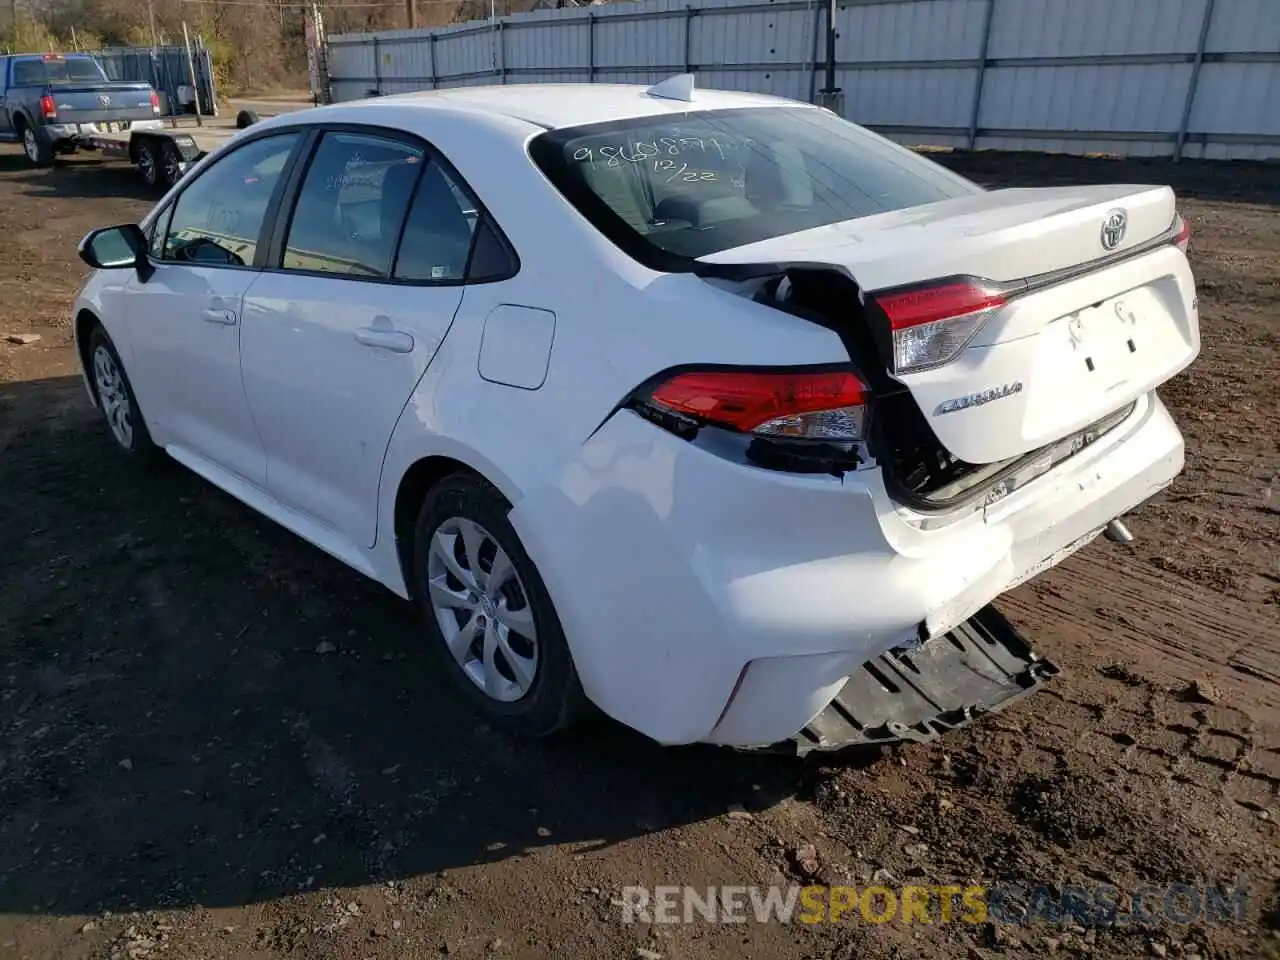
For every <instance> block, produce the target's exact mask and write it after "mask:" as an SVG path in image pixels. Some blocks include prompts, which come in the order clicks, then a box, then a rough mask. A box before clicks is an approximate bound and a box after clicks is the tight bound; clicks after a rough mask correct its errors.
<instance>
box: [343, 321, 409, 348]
mask: <svg viewBox="0 0 1280 960" xmlns="http://www.w3.org/2000/svg"><path fill="white" fill-rule="evenodd" d="M356 342H357V343H362V344H364V345H365V346H366V347H373V348H374V349H375V350H389V351H391V352H392V353H410V352H412V350H413V337H412V336H410V335H409V334H407V333H405V332H404V331H402V330H395V329H393V328H391V327H390V326H382V325H380V324H379V325H377V326H372V327H361V328H360V329H359V330H357V331H356Z"/></svg>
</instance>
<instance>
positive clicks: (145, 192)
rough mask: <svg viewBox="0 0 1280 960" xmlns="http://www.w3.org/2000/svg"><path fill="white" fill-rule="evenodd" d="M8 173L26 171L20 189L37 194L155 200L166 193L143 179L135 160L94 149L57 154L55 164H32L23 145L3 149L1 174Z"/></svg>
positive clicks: (66, 197) (0, 156) (82, 198)
mask: <svg viewBox="0 0 1280 960" xmlns="http://www.w3.org/2000/svg"><path fill="white" fill-rule="evenodd" d="M6 173H18V174H22V173H25V174H26V176H25V177H24V178H23V180H21V181H20V182H19V189H21V190H23V191H25V192H27V193H28V194H30V195H31V196H35V197H51V198H52V197H61V198H64V199H68V200H87V199H100V198H103V197H120V198H128V199H132V200H149V201H155V200H159V199H160V197H161V196H162V195H163V194H162V192H161V191H160V189H159V188H158V187H148V186H147V185H146V184H145V183H143V182H142V178H141V177H140V176H139V174H138V171H137V170H136V169H135V168H134V167H133V166H132V164H129V163H127V162H125V161H123V160H107V159H104V158H102V157H100V156H97V155H95V154H92V153H77V154H74V155H73V156H70V157H57V158H56V159H55V160H54V163H53V166H52V167H33V166H32V165H31V164H30V162H28V160H27V158H26V156H25V155H24V154H23V153H22V151H21V150H20V149H18V148H8V149H4V150H3V151H2V152H0V174H6Z"/></svg>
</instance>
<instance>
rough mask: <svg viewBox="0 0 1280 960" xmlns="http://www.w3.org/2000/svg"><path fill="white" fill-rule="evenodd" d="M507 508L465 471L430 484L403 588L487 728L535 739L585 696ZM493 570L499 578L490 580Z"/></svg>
mask: <svg viewBox="0 0 1280 960" xmlns="http://www.w3.org/2000/svg"><path fill="white" fill-rule="evenodd" d="M510 509H511V506H510V504H509V503H507V501H506V499H505V498H504V497H503V496H502V494H501V493H499V492H498V491H497V490H496V489H494V487H492V486H491V485H490V484H488V483H487V482H485V481H484V480H483V479H481V478H480V477H477V476H475V475H472V474H466V473H457V474H453V475H451V476H449V477H447V478H445V479H444V480H442V481H441V482H440V483H439V484H438V485H436V486H435V487H433V488H432V489H431V490H430V491H429V492H428V493H427V495H426V497H425V498H424V500H423V503H422V507H421V509H420V511H419V513H418V519H417V523H416V525H415V527H414V539H413V554H412V564H411V575H410V580H411V587H410V590H411V593H412V595H413V597H414V600H415V601H416V603H417V605H418V609H419V611H420V613H421V615H422V619H423V621H424V623H425V626H426V631H427V638H428V645H429V647H430V648H431V650H432V651H433V656H434V657H436V658H437V659H438V660H439V661H440V663H441V665H442V667H443V669H444V670H445V672H446V673H448V675H449V676H450V678H451V680H452V682H453V683H454V685H455V686H456V687H457V688H458V689H459V690H460V691H461V693H462V695H463V696H464V697H466V698H467V699H468V700H469V701H470V702H471V703H472V704H473V705H475V706H477V707H478V708H479V709H480V711H481V712H483V713H484V714H485V715H486V716H487V718H488V719H489V721H490V722H491V723H492V724H493V725H494V726H495V727H497V728H499V729H501V730H503V731H505V732H508V733H513V734H517V735H521V736H528V737H542V736H547V735H549V734H551V733H554V732H556V731H558V730H561V729H563V728H564V727H566V726H568V725H569V724H570V723H572V722H573V721H574V720H575V719H577V718H578V717H579V716H580V715H581V714H582V712H583V711H584V710H585V708H586V706H587V701H586V697H585V695H584V694H583V692H582V685H581V683H580V682H579V680H578V674H577V670H576V669H575V668H574V664H573V657H572V655H571V654H570V652H569V645H568V643H567V642H566V641H565V637H564V631H563V629H562V628H561V626H560V619H559V617H557V616H556V611H555V607H554V606H553V604H552V602H551V597H550V595H549V594H548V593H547V588H546V585H545V584H544V583H543V582H542V577H541V576H540V575H539V574H538V570H537V568H536V567H535V566H534V563H533V561H532V560H531V559H530V558H529V555H528V554H527V553H526V552H525V549H524V547H523V546H522V545H521V543H520V539H519V537H517V536H516V532H515V529H514V528H513V527H512V526H511V523H510V521H509V520H508V519H507V514H508V512H509V511H510ZM501 558H506V559H505V561H504V560H503V559H501ZM473 566H475V567H478V568H479V570H480V577H479V578H476V577H475V575H474V574H473V572H472V568H473ZM497 568H501V570H502V571H503V572H502V573H500V574H499V577H500V581H498V582H492V577H493V574H494V571H495V569H497ZM511 625H514V626H515V629H513V628H512V626H511Z"/></svg>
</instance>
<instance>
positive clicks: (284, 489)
mask: <svg viewBox="0 0 1280 960" xmlns="http://www.w3.org/2000/svg"><path fill="white" fill-rule="evenodd" d="M457 187H458V184H457V182H456V178H454V177H453V176H451V174H450V173H449V172H447V171H446V170H445V168H443V167H442V166H440V165H439V164H438V163H437V162H435V161H434V160H433V158H432V153H431V151H430V150H429V149H428V148H427V147H426V145H425V144H423V143H421V142H420V141H417V140H413V139H410V138H406V137H402V136H401V135H399V134H397V133H394V132H390V131H384V130H379V129H376V128H359V129H341V130H338V129H334V130H329V131H326V132H325V133H324V134H323V135H322V137H321V138H320V139H319V142H318V143H317V144H316V146H315V148H314V151H313V153H312V155H311V158H310V161H309V163H308V165H307V167H306V169H305V171H304V172H303V174H302V180H301V185H300V188H299V189H298V193H297V199H296V203H295V205H294V207H293V209H292V211H291V212H290V211H282V217H281V225H280V227H279V228H278V232H277V242H276V246H277V248H278V249H276V250H273V253H272V266H271V267H270V268H269V269H268V270H267V271H266V272H264V273H263V275H262V277H261V278H260V279H259V280H258V282H256V283H255V284H254V285H253V287H252V289H251V290H250V291H249V295H248V297H247V298H246V301H245V314H244V329H243V331H242V335H241V336H242V340H241V362H242V364H243V369H244V379H245V390H246V392H247V395H248V399H249V405H250V408H251V410H252V413H253V418H254V421H255V423H256V424H257V426H258V430H259V431H260V433H261V436H262V439H263V442H264V444H265V447H266V451H267V485H268V489H269V490H270V491H271V493H272V494H273V495H275V496H276V497H277V498H278V499H280V500H281V501H283V502H284V503H286V504H288V505H290V506H291V507H293V508H294V509H297V510H300V511H302V512H304V513H305V514H307V515H308V516H310V517H311V518H312V519H314V520H316V521H318V522H319V523H321V524H323V525H324V526H326V527H328V528H330V529H332V530H335V531H336V532H338V533H339V534H340V535H341V536H342V537H343V539H344V540H346V541H347V542H349V543H352V544H354V545H357V546H371V545H372V544H373V542H374V537H375V534H376V524H377V491H378V481H379V477H380V474H381V470H382V461H383V457H384V455H385V452H386V448H387V444H388V442H389V441H390V438H391V433H392V430H393V429H394V427H395V424H396V421H397V420H398V418H399V416H400V413H401V411H402V410H403V409H404V406H405V404H406V402H407V401H408V399H409V397H410V395H411V394H412V393H413V389H414V387H415V386H416V385H417V383H418V381H419V379H421V377H422V374H423V373H424V371H425V370H426V368H427V364H429V363H430V362H431V358H432V357H433V356H434V355H435V353H436V350H437V348H438V347H439V346H440V343H441V341H442V340H443V339H444V336H445V334H446V332H447V331H448V329H449V326H450V324H451V323H452V322H453V316H454V314H455V312H456V311H457V309H458V305H459V304H460V303H461V301H462V294H463V286H462V283H463V280H464V273H465V270H466V267H467V258H468V252H469V249H470V245H471V236H472V231H473V222H472V221H471V220H470V219H469V218H468V217H467V216H466V214H465V212H464V206H467V204H464V203H463V202H462V200H461V198H462V197H463V196H464V194H463V193H462V192H460V191H459V190H458V189H456V188H457ZM406 214H407V220H408V226H407V227H406ZM402 235H403V241H402V240H401V237H402Z"/></svg>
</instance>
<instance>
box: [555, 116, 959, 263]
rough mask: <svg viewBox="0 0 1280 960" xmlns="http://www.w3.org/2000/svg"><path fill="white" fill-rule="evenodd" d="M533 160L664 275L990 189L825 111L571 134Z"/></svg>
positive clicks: (677, 119) (623, 124) (628, 124)
mask: <svg viewBox="0 0 1280 960" xmlns="http://www.w3.org/2000/svg"><path fill="white" fill-rule="evenodd" d="M530 153H531V155H532V156H533V159H534V161H535V162H536V163H537V164H538V165H539V167H541V168H542V170H543V172H544V173H546V175H547V176H548V178H550V180H551V181H552V182H553V183H554V184H555V185H556V186H557V187H558V188H559V189H560V191H561V192H562V193H564V195H565V196H566V197H567V198H568V199H569V200H570V202H572V203H573V204H574V205H575V206H576V207H577V208H578V210H579V211H580V212H581V213H582V214H583V215H584V216H586V217H587V219H589V220H590V221H591V222H592V223H594V224H595V225H596V226H597V227H598V228H599V229H600V230H601V231H602V232H603V233H604V234H605V235H606V236H608V237H609V238H610V239H612V240H613V241H614V242H615V243H617V244H618V245H619V246H621V247H623V249H625V250H627V251H628V252H629V253H631V254H632V255H633V256H635V257H636V258H637V259H639V260H640V261H641V262H644V263H648V264H649V265H651V266H655V267H657V268H659V269H680V268H681V267H682V266H683V267H685V268H687V266H688V264H689V262H690V261H691V260H692V259H693V258H697V257H703V256H707V255H708V254H712V253H718V252H720V251H722V250H728V249H730V248H732V247H738V246H742V245H743V244H747V243H754V242H756V241H758V240H765V239H768V238H770V237H776V236H781V235H784V234H788V233H795V232H797V231H800V230H807V229H810V228H812V227H820V226H825V225H826V224H829V223H838V222H840V221H842V220H852V219H855V218H857V217H865V216H868V215H870V214H874V213H881V212H883V211H886V210H899V209H902V208H903V207H912V206H918V205H919V204H923V203H932V202H934V201H937V200H946V199H949V198H951V197H957V196H963V195H966V194H969V193H972V192H974V191H977V190H978V189H979V188H978V187H977V186H975V185H974V184H972V183H970V182H969V181H967V180H965V179H963V178H962V177H959V176H957V175H955V174H953V173H951V172H950V171H948V170H946V169H944V168H943V167H941V166H939V165H938V164H935V163H932V162H931V161H929V160H926V159H924V158H923V157H920V156H917V155H916V154H914V153H912V152H911V151H909V150H905V149H903V148H901V147H898V146H897V145H896V144H892V143H889V142H888V141H886V140H883V139H881V138H880V137H877V136H875V135H873V134H871V133H869V132H868V131H866V130H864V129H862V128H861V127H858V126H856V125H855V124H852V123H849V122H848V121H846V120H842V119H840V118H839V117H837V116H835V115H834V114H832V113H829V112H828V111H826V110H818V109H814V108H811V107H801V106H797V107H761V108H750V109H741V110H716V111H697V112H692V113H685V114H679V115H672V114H668V115H664V116H656V117H638V118H634V119H629V120H624V121H614V122H611V123H607V124H595V125H592V126H583V127H567V128H564V129H560V130H553V131H550V132H548V133H545V134H542V135H540V136H538V137H537V138H535V139H534V141H533V142H532V143H531V144H530Z"/></svg>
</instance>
